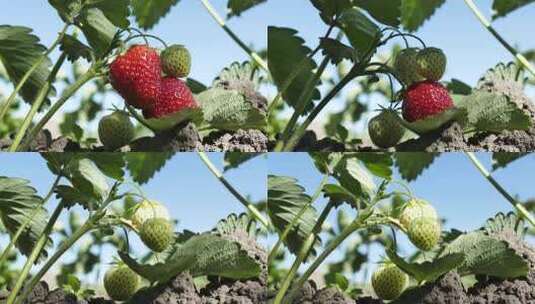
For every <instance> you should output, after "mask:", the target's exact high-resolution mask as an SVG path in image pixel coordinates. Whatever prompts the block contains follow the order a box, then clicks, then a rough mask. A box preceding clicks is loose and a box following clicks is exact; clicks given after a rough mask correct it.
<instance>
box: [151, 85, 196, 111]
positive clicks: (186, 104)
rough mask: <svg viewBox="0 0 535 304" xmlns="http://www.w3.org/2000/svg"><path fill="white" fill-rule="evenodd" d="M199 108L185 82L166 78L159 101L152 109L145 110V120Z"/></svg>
mask: <svg viewBox="0 0 535 304" xmlns="http://www.w3.org/2000/svg"><path fill="white" fill-rule="evenodd" d="M198 107H199V104H198V103H197V101H195V98H193V94H192V93H191V91H190V89H189V88H188V86H187V85H186V83H185V82H184V81H182V80H180V79H176V78H173V77H165V78H163V79H162V83H161V88H160V94H159V96H158V99H157V100H156V102H155V103H154V104H153V105H152V107H151V108H148V109H144V110H143V115H144V116H145V118H161V117H163V116H166V115H170V114H173V113H175V112H179V111H181V110H184V109H190V108H198Z"/></svg>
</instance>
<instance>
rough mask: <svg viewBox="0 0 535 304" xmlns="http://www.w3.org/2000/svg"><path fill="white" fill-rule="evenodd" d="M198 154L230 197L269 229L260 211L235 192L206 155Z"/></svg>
mask: <svg viewBox="0 0 535 304" xmlns="http://www.w3.org/2000/svg"><path fill="white" fill-rule="evenodd" d="M197 153H198V154H199V157H200V158H201V160H202V161H203V163H204V164H205V165H206V167H208V170H210V172H212V174H214V176H215V177H216V178H217V179H219V181H220V182H221V183H222V184H223V185H224V186H225V188H227V190H229V191H230V193H232V195H234V197H236V198H237V199H238V201H239V202H240V203H242V205H244V206H245V208H247V210H249V212H251V214H252V215H253V216H254V217H255V218H256V219H257V220H258V221H259V222H260V223H261V224H262V225H263V226H264V227H265V228H269V223H268V221H267V220H266V219H265V218H264V217H263V216H262V214H261V213H260V211H258V209H256V207H255V206H254V205H253V204H251V203H250V202H249V201H248V200H247V199H246V198H245V197H243V195H241V194H240V193H239V192H238V191H237V190H236V188H234V187H233V186H232V185H231V184H230V183H229V182H228V181H227V179H226V178H225V177H224V176H223V174H221V172H219V170H217V168H216V167H215V166H214V164H213V163H212V162H211V161H210V159H209V158H208V156H207V155H206V153H204V152H197Z"/></svg>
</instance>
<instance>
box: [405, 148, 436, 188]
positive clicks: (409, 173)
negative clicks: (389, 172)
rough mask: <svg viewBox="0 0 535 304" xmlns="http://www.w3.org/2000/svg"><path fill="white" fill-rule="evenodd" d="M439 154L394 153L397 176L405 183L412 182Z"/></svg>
mask: <svg viewBox="0 0 535 304" xmlns="http://www.w3.org/2000/svg"><path fill="white" fill-rule="evenodd" d="M439 155H440V154H439V153H427V152H414V153H395V154H394V158H395V159H396V167H398V170H399V174H400V175H401V177H403V179H405V180H407V181H409V182H410V181H414V180H416V178H417V177H418V176H420V174H422V172H423V171H424V170H425V169H427V168H429V166H431V164H432V163H433V161H434V160H435V158H437V157H438V156H439Z"/></svg>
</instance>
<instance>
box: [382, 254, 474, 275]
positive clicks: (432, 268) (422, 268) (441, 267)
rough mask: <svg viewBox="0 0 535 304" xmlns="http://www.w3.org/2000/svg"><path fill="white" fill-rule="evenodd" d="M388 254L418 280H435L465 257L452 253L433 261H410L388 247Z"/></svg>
mask: <svg viewBox="0 0 535 304" xmlns="http://www.w3.org/2000/svg"><path fill="white" fill-rule="evenodd" d="M386 254H387V255H388V258H389V259H390V260H391V261H392V262H393V263H394V264H396V265H397V266H398V267H399V268H401V269H402V270H403V271H404V272H406V273H407V274H409V275H410V276H411V277H413V278H414V279H415V280H416V281H418V282H424V281H426V282H433V281H435V280H436V279H438V278H439V277H440V276H442V275H443V274H445V273H447V272H449V271H451V270H453V269H455V268H457V267H459V266H460V265H461V264H462V263H463V261H464V259H465V256H464V254H462V253H451V254H447V255H444V256H442V257H440V258H437V259H435V260H433V261H432V262H429V261H427V262H423V263H408V262H405V260H404V259H403V258H401V257H400V256H398V255H397V253H396V252H395V251H394V250H392V249H388V250H387V251H386Z"/></svg>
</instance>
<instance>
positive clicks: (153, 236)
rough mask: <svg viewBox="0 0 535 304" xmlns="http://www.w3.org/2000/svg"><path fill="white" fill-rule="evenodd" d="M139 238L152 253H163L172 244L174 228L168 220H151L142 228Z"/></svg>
mask: <svg viewBox="0 0 535 304" xmlns="http://www.w3.org/2000/svg"><path fill="white" fill-rule="evenodd" d="M139 236H140V237H141V240H142V241H143V243H144V244H145V245H146V246H147V247H149V248H150V249H151V250H152V251H155V252H162V251H164V250H165V249H166V248H167V246H169V244H170V243H171V239H172V238H173V227H172V225H171V223H170V222H169V221H168V220H167V219H164V218H151V219H149V220H147V221H145V223H144V224H143V226H141V230H140V231H139Z"/></svg>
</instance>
